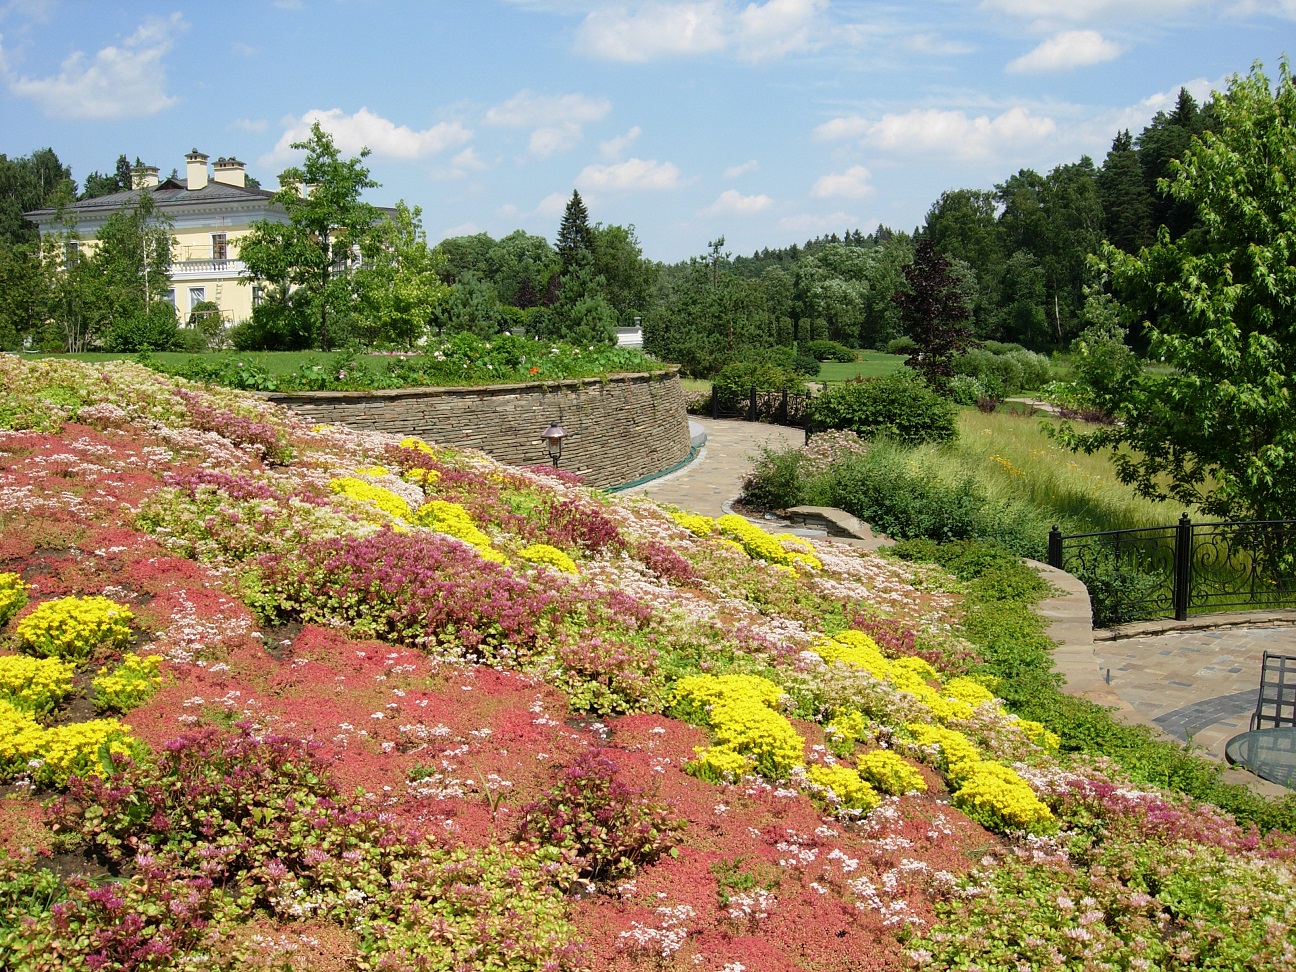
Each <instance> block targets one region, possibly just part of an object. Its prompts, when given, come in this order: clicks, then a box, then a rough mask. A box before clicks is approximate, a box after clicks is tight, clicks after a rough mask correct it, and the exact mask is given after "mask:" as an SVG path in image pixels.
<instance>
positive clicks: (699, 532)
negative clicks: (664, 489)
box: [670, 513, 716, 537]
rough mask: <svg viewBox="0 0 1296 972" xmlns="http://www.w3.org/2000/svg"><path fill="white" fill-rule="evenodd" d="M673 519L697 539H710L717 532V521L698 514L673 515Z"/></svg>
mask: <svg viewBox="0 0 1296 972" xmlns="http://www.w3.org/2000/svg"><path fill="white" fill-rule="evenodd" d="M670 517H671V519H672V520H674V521H675V522H676V523H678V524H679V525H680V526H682V527H683V528H684V529H685V530H687V531H688V532H689V533H691V534H693V536H695V537H709V536H711V534H713V533H715V531H716V521H715V520H713V519H711V517H709V516H701V515H700V514H697V513H671V515H670Z"/></svg>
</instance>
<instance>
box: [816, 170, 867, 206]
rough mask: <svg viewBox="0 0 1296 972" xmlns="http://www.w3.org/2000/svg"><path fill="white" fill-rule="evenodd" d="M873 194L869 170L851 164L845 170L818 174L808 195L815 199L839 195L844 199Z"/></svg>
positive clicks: (859, 197)
mask: <svg viewBox="0 0 1296 972" xmlns="http://www.w3.org/2000/svg"><path fill="white" fill-rule="evenodd" d="M872 194H873V187H872V186H871V185H869V170H868V169H866V168H864V166H862V165H853V166H851V167H850V168H849V169H847V170H846V171H845V172H832V173H829V174H828V175H825V176H820V177H819V179H818V180H817V181H816V182H815V184H814V188H812V189H811V190H810V195H812V196H814V197H815V198H816V199H830V198H832V197H834V196H841V197H842V198H845V199H863V198H864V197H865V196H871V195H872Z"/></svg>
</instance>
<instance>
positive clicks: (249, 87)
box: [0, 0, 1296, 261]
mask: <svg viewBox="0 0 1296 972" xmlns="http://www.w3.org/2000/svg"><path fill="white" fill-rule="evenodd" d="M1293 39H1296V0H928V2H921V3H920V2H915V3H891V2H866V0H751V2H743V0H732V2H731V0H654V2H626V3H620V2H615V0H613V2H595V0H425V2H418V3H415V2H396V0H260V2H243V0H227V2H225V3H219V2H206V3H201V4H199V3H186V4H178V3H156V2H152V0H132V2H129V3H119V2H115V0H0V152H4V153H6V154H8V155H10V156H17V155H25V154H27V153H28V152H31V151H32V150H34V149H37V148H42V147H44V146H46V145H49V146H52V147H53V148H54V149H55V151H56V152H57V153H58V155H59V157H60V158H61V159H62V160H63V161H64V162H65V163H67V164H70V165H71V166H72V168H73V175H74V176H76V177H77V178H78V179H84V177H85V175H86V174H87V173H88V172H90V171H91V170H94V169H98V170H100V171H108V170H110V169H111V168H112V165H113V163H114V160H115V159H116V157H117V156H118V154H120V153H126V154H127V155H128V156H129V157H130V158H131V159H132V160H133V159H134V158H135V157H136V156H139V157H140V158H141V159H142V160H143V161H144V162H146V163H148V164H152V165H157V166H158V167H159V168H161V170H162V172H163V174H164V175H165V174H166V173H167V172H169V171H170V170H171V169H172V167H178V168H179V169H180V170H181V172H182V173H183V170H184V155H185V153H186V152H188V151H189V150H190V149H191V148H194V147H196V148H198V149H199V150H200V151H202V152H206V153H207V154H208V155H210V156H211V157H212V158H213V159H215V158H216V157H217V156H223V155H235V156H237V157H238V158H240V159H242V160H244V161H246V162H248V165H249V171H250V172H251V173H252V174H254V175H256V176H257V177H258V178H259V179H260V180H261V182H262V184H263V185H265V186H267V187H269V188H273V187H274V186H275V185H276V184H277V181H276V177H277V175H278V173H279V172H280V171H281V170H282V169H283V168H284V167H285V166H286V165H288V164H291V163H292V162H293V161H295V160H296V159H295V156H294V153H293V152H292V151H291V150H290V149H289V148H288V145H289V143H290V142H292V141H294V140H296V139H298V138H300V137H302V136H303V135H304V134H305V132H306V131H307V130H308V129H309V126H310V123H311V121H312V120H313V119H316V118H318V119H319V120H320V121H321V122H322V123H323V124H324V126H325V127H326V128H327V129H329V130H330V131H331V132H332V133H333V135H334V137H335V139H336V140H337V142H338V144H339V146H340V147H341V148H342V149H343V151H344V152H346V153H347V154H356V153H358V151H359V149H360V147H361V146H362V145H367V146H368V147H369V148H370V149H371V150H372V153H373V154H372V155H371V156H370V157H369V160H368V164H369V166H370V168H371V170H372V174H373V177H374V178H375V179H377V180H378V181H379V182H380V183H381V184H382V188H381V189H378V190H374V191H373V192H372V193H371V194H370V197H369V198H370V200H371V201H373V202H375V203H379V204H391V203H393V202H395V200H396V199H404V200H406V201H407V202H408V203H410V204H411V205H418V206H421V207H422V209H423V218H424V225H425V227H426V229H427V231H428V236H429V238H430V239H431V240H432V241H436V240H437V239H440V238H442V237H444V236H447V235H458V234H461V233H473V232H479V231H486V232H489V233H491V234H492V235H494V236H497V237H498V236H502V235H504V234H506V233H508V232H511V231H512V230H514V229H517V228H522V229H526V230H528V231H529V232H533V233H540V234H542V235H545V236H547V237H549V238H550V239H551V240H552V239H553V237H554V235H555V233H556V231H557V226H558V221H559V218H560V216H561V213H562V207H563V205H564V204H565V202H566V200H567V198H568V197H569V196H570V194H571V190H572V188H573V186H575V187H577V188H579V189H580V191H581V195H582V196H583V197H584V198H585V200H586V204H587V205H588V207H589V210H590V215H591V218H592V219H593V220H596V221H602V222H605V223H622V224H629V223H633V224H634V225H635V226H636V227H637V230H638V234H639V238H640V240H641V242H642V244H643V248H644V252H645V255H647V256H649V257H651V258H653V259H658V260H668V261H674V260H679V259H683V258H686V257H688V256H690V255H694V254H699V253H702V252H703V251H704V250H705V249H706V246H707V243H708V241H710V240H712V239H714V238H716V237H717V236H720V235H722V234H723V235H724V237H725V238H726V244H727V249H729V250H731V251H733V252H734V253H750V252H751V251H752V250H754V249H757V248H759V247H761V246H780V245H785V244H788V243H793V242H802V241H804V240H805V239H807V238H809V237H811V236H817V235H819V234H821V233H824V232H832V231H837V232H842V231H844V230H846V229H850V228H860V229H864V230H871V229H873V228H874V227H876V226H877V225H878V224H879V223H881V224H885V225H887V226H890V227H892V228H897V229H912V228H914V227H915V226H917V225H919V224H920V223H921V222H922V220H923V217H924V215H925V213H926V211H927V208H928V207H929V206H930V205H931V203H932V202H933V201H934V200H935V199H936V198H937V197H938V196H939V194H940V193H941V192H942V191H943V190H945V189H951V188H959V187H969V188H990V187H991V186H993V184H994V183H995V182H999V181H1002V180H1003V179H1004V178H1005V177H1007V176H1008V175H1010V174H1012V173H1014V172H1016V171H1017V170H1018V169H1021V168H1027V167H1029V168H1035V169H1037V170H1040V171H1046V170H1047V169H1049V168H1051V167H1052V166H1054V165H1057V164H1059V163H1064V162H1072V161H1075V160H1076V159H1077V158H1079V156H1080V155H1081V154H1084V153H1088V154H1089V155H1091V156H1092V157H1093V158H1094V160H1095V162H1097V163H1101V161H1102V158H1103V156H1104V155H1105V154H1106V152H1107V149H1108V147H1109V146H1110V143H1111V139H1112V136H1113V135H1114V134H1115V133H1116V132H1117V131H1118V130H1119V129H1121V128H1130V129H1132V130H1133V131H1134V133H1135V134H1137V133H1138V131H1139V129H1140V128H1141V127H1142V126H1143V125H1144V124H1145V123H1146V122H1147V121H1148V120H1149V119H1150V118H1151V117H1152V115H1153V114H1154V113H1155V112H1156V111H1157V110H1158V109H1160V108H1170V107H1172V106H1173V103H1174V99H1175V96H1176V94H1177V92H1178V90H1179V88H1180V86H1186V87H1187V88H1188V89H1189V90H1190V91H1192V92H1193V93H1194V95H1196V96H1198V97H1199V98H1203V99H1204V98H1205V97H1206V96H1207V95H1208V94H1209V92H1210V90H1211V89H1212V87H1214V88H1219V87H1223V86H1224V85H1225V84H1226V81H1227V78H1228V76H1229V75H1230V74H1233V73H1236V72H1241V73H1245V72H1246V71H1247V70H1248V69H1249V68H1250V66H1251V64H1252V63H1253V62H1254V61H1261V62H1262V63H1263V64H1264V66H1265V68H1266V70H1267V71H1268V73H1269V74H1270V76H1271V77H1272V76H1275V75H1276V74H1277V72H1278V59H1279V57H1280V56H1281V55H1282V54H1284V53H1290V52H1291V51H1292V48H1293V47H1296V45H1294V44H1293V43H1292V41H1293Z"/></svg>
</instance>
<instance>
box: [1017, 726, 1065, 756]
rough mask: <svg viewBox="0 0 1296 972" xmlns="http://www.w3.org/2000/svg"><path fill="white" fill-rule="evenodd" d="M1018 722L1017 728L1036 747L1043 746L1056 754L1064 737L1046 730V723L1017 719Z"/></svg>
mask: <svg viewBox="0 0 1296 972" xmlns="http://www.w3.org/2000/svg"><path fill="white" fill-rule="evenodd" d="M1016 722H1017V728H1018V729H1020V730H1021V731H1022V732H1024V733H1025V734H1026V738H1027V739H1029V740H1030V741H1031V742H1033V743H1034V744H1035V745H1037V746H1042V747H1044V748H1045V749H1047V750H1049V751H1050V752H1056V751H1057V748H1058V746H1060V745H1062V737H1061V736H1059V735H1058V734H1057V733H1056V732H1053V731H1052V730H1050V729H1048V728H1046V727H1045V726H1044V723H1042V722H1036V721H1035V720H1034V719H1017V720H1016Z"/></svg>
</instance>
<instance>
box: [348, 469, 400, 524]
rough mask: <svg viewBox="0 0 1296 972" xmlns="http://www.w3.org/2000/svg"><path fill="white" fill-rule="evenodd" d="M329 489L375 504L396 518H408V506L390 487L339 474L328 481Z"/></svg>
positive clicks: (371, 504) (370, 504)
mask: <svg viewBox="0 0 1296 972" xmlns="http://www.w3.org/2000/svg"><path fill="white" fill-rule="evenodd" d="M329 489H331V490H332V491H333V492H335V493H338V494H339V495H342V496H348V497H350V498H351V499H353V500H358V501H359V502H361V503H366V504H368V505H369V506H375V507H377V508H378V509H380V510H382V511H383V512H384V513H386V514H387V515H388V516H389V517H392V518H393V519H396V520H408V519H409V518H410V506H409V503H407V502H405V500H404V499H402V498H401V497H399V496H397V495H396V494H395V493H393V492H392V491H391V490H390V489H383V487H381V486H375V485H374V484H373V483H371V482H368V481H367V480H364V479H358V478H357V477H355V476H339V477H338V478H337V479H334V480H332V481H331V482H330V483H329Z"/></svg>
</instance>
